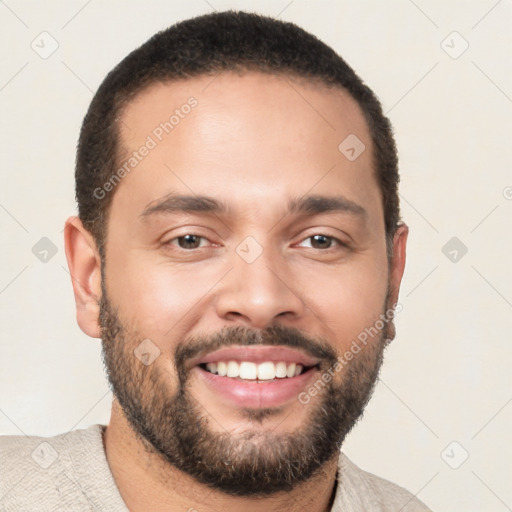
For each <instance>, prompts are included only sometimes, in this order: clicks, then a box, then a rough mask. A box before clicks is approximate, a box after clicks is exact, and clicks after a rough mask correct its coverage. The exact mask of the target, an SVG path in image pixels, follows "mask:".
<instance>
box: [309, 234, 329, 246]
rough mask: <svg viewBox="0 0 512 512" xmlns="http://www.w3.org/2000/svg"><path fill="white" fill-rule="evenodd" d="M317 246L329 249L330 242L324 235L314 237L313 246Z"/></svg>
mask: <svg viewBox="0 0 512 512" xmlns="http://www.w3.org/2000/svg"><path fill="white" fill-rule="evenodd" d="M315 245H316V246H319V247H326V246H327V247H329V245H330V240H329V238H328V237H327V236H325V235H314V236H313V246H315Z"/></svg>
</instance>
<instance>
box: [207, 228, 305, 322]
mask: <svg viewBox="0 0 512 512" xmlns="http://www.w3.org/2000/svg"><path fill="white" fill-rule="evenodd" d="M232 266H233V270H232V271H231V272H230V273H229V276H228V280H227V281H226V282H225V284H224V286H223V287H222V290H221V293H220V297H219V300H218V303H217V306H218V314H219V315H220V316H222V317H225V318H229V319H235V318H236V319H238V320H240V319H243V321H244V322H245V323H248V324H250V326H252V327H257V328H265V327H266V326H268V325H270V324H271V323H272V321H273V319H274V318H275V317H276V316H278V315H281V316H283V315H284V314H285V313H287V314H288V315H289V316H298V315H300V314H301V313H302V306H303V305H302V302H301V300H300V298H299V297H298V296H297V295H296V294H295V293H294V291H293V283H289V282H287V281H289V278H290V276H289V274H288V272H286V266H285V265H283V264H282V262H281V260H280V257H279V255H278V254H277V251H273V250H271V249H268V248H264V247H263V246H262V245H261V244H259V243H258V242H257V241H256V240H255V239H254V238H253V237H246V239H245V240H244V241H242V242H241V243H240V244H239V245H238V246H237V248H236V250H235V252H234V254H233V258H232Z"/></svg>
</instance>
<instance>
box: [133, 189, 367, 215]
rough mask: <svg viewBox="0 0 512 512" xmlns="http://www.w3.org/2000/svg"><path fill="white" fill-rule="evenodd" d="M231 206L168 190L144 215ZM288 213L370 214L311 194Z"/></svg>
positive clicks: (336, 198) (224, 211)
mask: <svg viewBox="0 0 512 512" xmlns="http://www.w3.org/2000/svg"><path fill="white" fill-rule="evenodd" d="M230 210H231V208H229V206H228V205H227V204H226V203H225V202H223V201H219V200H218V199H215V198H213V197H209V196H190V195H179V194H174V193H171V194H167V195H166V196H165V197H163V198H160V199H156V200H155V201H151V202H150V203H149V204H148V205H147V206H146V208H145V209H144V211H143V212H142V213H141V214H140V217H141V218H142V219H143V220H145V219H147V218H148V217H151V216H153V215H155V214H158V213H173V212H181V213H211V214H227V213H229V211H230ZM287 213H288V214H296V215H303V216H308V215H318V214H321V213H348V214H351V215H355V216H359V217H362V218H366V217H367V212H366V210H365V209H364V208H363V207H362V206H360V205H359V204H357V203H355V202H353V201H351V200H349V199H347V198H346V197H344V196H339V195H338V196H319V195H309V196H303V197H301V198H299V199H292V200H290V201H289V202H288V211H287Z"/></svg>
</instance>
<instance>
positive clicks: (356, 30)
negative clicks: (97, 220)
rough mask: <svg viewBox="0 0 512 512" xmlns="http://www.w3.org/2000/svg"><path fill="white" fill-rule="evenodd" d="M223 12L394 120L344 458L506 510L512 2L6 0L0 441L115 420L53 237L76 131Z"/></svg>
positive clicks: (60, 220)
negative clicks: (118, 79) (284, 36)
mask: <svg viewBox="0 0 512 512" xmlns="http://www.w3.org/2000/svg"><path fill="white" fill-rule="evenodd" d="M228 8H239V9H245V10H248V11H255V12H259V13H263V14H268V15H272V16H278V17H279V18H280V19H283V20H286V21H292V22H295V23H297V24H298V25H300V26H302V27H303V28H305V29H306V30H308V31H310V32H312V33H314V34H315V35H317V36H318V37H320V38H321V39H322V40H323V41H325V42H326V43H327V44H329V45H331V46H332V47H333V48H335V49H336V50H337V51H338V52H339V53H340V54H341V55H342V56H343V57H344V58H345V59H346V60H347V61H348V62H349V64H350V65H352V66H353V67H354V69H355V70H356V71H357V72H358V74H360V76H361V77H362V78H363V79H364V80H365V81H366V82H367V83H368V84H369V85H370V86H371V87H372V88H373V90H374V91H375V92H376V93H377V95H378V96H379V97H380V99H381V101H382V103H383V106H384V110H385V111H386V112H387V113H388V115H389V117H390V118H391V121H392V123H393V125H394V127H395V133H396V138H397V143H398V147H399V153H400V168H401V176H402V179H401V186H400V193H401V197H402V215H403V218H404V220H405V221H406V222H407V224H408V225H409V226H410V239H409V248H408V262H407V266H406V272H405V277H404V280H403V285H402V291H401V297H400V301H401V303H402V305H403V311H402V312H401V313H399V315H398V317H397V329H398V335H397V338H396V339H395V341H394V342H393V343H392V345H391V346H390V348H389V349H388V351H387V357H386V362H385V365H384V368H383V371H382V374H381V381H380V383H379V385H378V387H377V390H376V392H375V395H374V397H373V399H372V401H371V402H370V404H369V406H368V408H367V410H366V413H365V416H364V418H363V420H362V421H361V422H360V423H359V424H358V426H356V428H355V429H354V430H353V432H352V433H351V434H350V436H349V438H348V439H347V441H346V444H345V446H344V450H345V452H346V453H347V454H348V455H349V457H351V458H352V459H353V460H354V462H356V463H357V464H358V465H360V466H361V467H363V468H364V469H367V470H369V471H371V472H374V473H376V474H378V475H380V476H383V477H385V478H388V479H390V480H392V481H394V482H397V483H399V484H400V485H402V486H404V487H406V488H407V489H409V490H410V491H412V492H413V493H415V494H416V493H418V496H419V498H421V499H422V500H424V501H425V502H426V503H427V504H429V505H430V506H431V507H432V508H433V509H434V510H438V511H465V512H468V511H478V512H482V511H489V512H502V511H506V510H512V487H511V486H510V482H511V477H512V463H511V460H512V443H511V430H512V429H511V420H512V403H511V402H512V386H511V371H510V368H511V366H512V348H511V333H512V322H511V318H512V315H511V313H512V276H511V271H510V260H511V254H512V242H511V221H512V173H511V167H512V165H511V164H512V144H511V135H512V122H511V120H512V76H511V63H512V30H511V26H512V2H511V0H501V1H496V0H480V1H475V0H473V1H464V2H461V1H460V2H459V1H445V0H436V1H430V0H429V1H427V0H415V1H412V0H392V1H387V2H380V1H377V0H374V1H360V0H347V1H336V2H335V1H315V2H313V1H306V0H293V1H290V0H274V1H272V2H270V1H260V2H256V1H234V0H231V1H230V0H208V1H206V0H204V1H203V0H193V1H149V2H142V1H130V2H121V1H119V0H118V1H108V2H105V1H101V2H100V1H99V0H92V1H88V2H87V1H85V0H83V1H49V2H44V3H43V2H36V1H20V0H17V1H15V0H3V1H0V48H1V50H0V52H1V54H2V66H1V67H0V119H1V127H0V130H1V131H0V169H1V173H2V174H1V181H0V229H1V240H2V253H1V268H0V305H1V317H0V322H1V324H0V325H1V329H2V335H1V338H0V356H1V357H0V433H1V434H22V433H24V434H38V435H53V434H57V433H61V432H65V431H68V430H70V429H73V428H83V427H86V426H88V425H90V424H93V423H107V422H108V417H109V409H110V400H111V395H110V393H109V391H108V387H107V383H106V378H105V376H104V371H103V367H102V363H101V357H100V355H101V354H100V342H99V340H94V339H90V338H88V337H87V336H86V335H85V334H83V333H82V332H81V331H80V330H79V328H78V326H77V325H76V322H75V311H74V299H73V295H72V288H71V282H70V277H69V274H68V272H67V266H66V261H65V255H64V247H63V234H62V229H63V225H64V221H65V219H66V218H67V217H68V216H69V215H72V214H74V213H75V212H76V210H75V202H74V181H73V180H74V176H73V173H74V169H73V166H74V157H75V147H76V141H77V137H78V131H79V127H80V124H81V121H82V118H83V116H84V114H85V112H86V109H87V107H88V104H89V102H90V100H91V98H92V95H93V92H94V91H95V90H96V88H97V87H98V86H99V84H100V82H101V81H102V79H103V78H104V76H105V75H106V73H107V72H108V71H109V70H110V69H111V68H112V67H113V66H114V65H115V64H116V63H117V62H118V61H119V60H121V59H122V58H123V57H124V56H125V55H126V54H127V53H128V52H130V51H131V50H133V49H134V48H135V47H136V46H138V45H140V44H142V43H143V42H144V41H145V40H146V39H147V38H148V37H150V36H151V35H152V34H153V33H155V32H156V31H158V30H160V29H162V28H165V27H166V26H168V25H171V24H173V23H174V22H176V21H178V20H181V19H185V18H188V17H191V16H194V15H198V14H202V13H208V12H211V11H213V10H214V9H215V10H219V11H220V10H224V9H228ZM44 31H46V32H48V33H49V34H50V35H51V38H53V39H55V41H57V43H58V45H59V46H58V48H57V50H56V51H55V52H54V53H53V54H52V55H50V56H49V57H48V58H46V59H43V58H41V56H40V55H39V54H38V53H37V52H36V51H35V50H34V49H33V47H34V46H35V45H36V44H37V42H38V41H41V37H45V38H46V39H45V41H46V43H45V48H46V49H47V50H48V49H49V48H51V40H50V39H48V36H47V35H45V36H40V34H41V32H44ZM454 32H456V33H454ZM33 41H35V43H34V44H33V45H32V46H33V47H31V43H32V42H33ZM39 45H40V46H41V44H40V43H39ZM466 46H468V47H467V49H466ZM36 48H37V47H36ZM464 50H465V51H464ZM39 51H40V52H41V51H42V49H40V50H39ZM340 142H341V141H340ZM43 237H47V238H48V239H49V240H51V242H52V243H53V244H55V247H56V250H57V252H56V254H55V255H54V256H52V257H51V258H49V259H48V261H46V262H43V261H40V259H38V257H36V254H37V251H34V252H36V254H34V252H33V250H32V248H33V247H34V245H35V244H36V243H38V241H40V239H41V238H43ZM453 237H456V240H452V238H453ZM450 240H451V242H450ZM447 243H448V245H447V246H446V244H447ZM464 247H465V248H466V249H467V253H466V254H464V252H465V249H464ZM454 251H456V252H454ZM50 254H51V253H50ZM454 259H455V261H452V260H454ZM466 457H467V459H466V460H464V459H465V458H466ZM456 467H457V469H455V468H456Z"/></svg>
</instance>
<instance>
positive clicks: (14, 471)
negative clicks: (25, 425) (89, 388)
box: [0, 425, 111, 511]
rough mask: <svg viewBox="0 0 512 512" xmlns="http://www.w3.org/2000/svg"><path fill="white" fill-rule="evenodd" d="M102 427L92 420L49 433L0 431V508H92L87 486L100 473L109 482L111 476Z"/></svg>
mask: <svg viewBox="0 0 512 512" xmlns="http://www.w3.org/2000/svg"><path fill="white" fill-rule="evenodd" d="M103 429H104V426H103V425H92V426H91V427H89V428H87V429H82V430H74V431H71V432H68V433H65V434H60V435H57V436H53V437H38V436H0V510H2V511H19V510H27V511H29V510H35V509H37V510H41V511H43V510H91V509H94V508H95V507H94V506H93V504H92V503H91V499H90V495H89V494H90V493H89V492H88V491H89V489H88V487H94V486H95V484H96V482H97V478H98V477H102V478H104V479H107V481H108V478H109V477H110V476H111V475H110V470H109V468H108V463H107V461H106V457H105V452H104V449H103V437H102V436H103ZM105 487H106V486H105ZM100 494H101V490H100Z"/></svg>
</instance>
